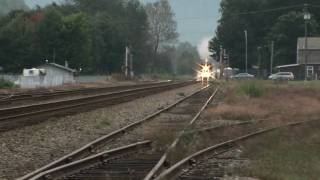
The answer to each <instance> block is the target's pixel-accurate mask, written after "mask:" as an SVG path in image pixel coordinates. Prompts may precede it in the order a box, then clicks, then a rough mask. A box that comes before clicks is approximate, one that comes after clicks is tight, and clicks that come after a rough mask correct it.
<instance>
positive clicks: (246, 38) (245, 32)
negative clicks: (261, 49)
mask: <svg viewBox="0 0 320 180" xmlns="http://www.w3.org/2000/svg"><path fill="white" fill-rule="evenodd" d="M244 35H245V40H246V73H248V31H247V30H245V31H244Z"/></svg>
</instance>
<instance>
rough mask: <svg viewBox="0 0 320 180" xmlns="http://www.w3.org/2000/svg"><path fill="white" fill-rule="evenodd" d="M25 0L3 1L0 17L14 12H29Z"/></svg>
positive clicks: (1, 2)
mask: <svg viewBox="0 0 320 180" xmlns="http://www.w3.org/2000/svg"><path fill="white" fill-rule="evenodd" d="M28 9H29V8H28V6H27V5H26V4H25V2H24V0H1V1H0V15H4V14H7V13H9V12H10V11H12V10H28Z"/></svg>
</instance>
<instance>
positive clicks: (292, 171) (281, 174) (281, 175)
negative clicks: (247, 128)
mask: <svg viewBox="0 0 320 180" xmlns="http://www.w3.org/2000/svg"><path fill="white" fill-rule="evenodd" d="M319 130H320V123H319V122H318V123H314V124H311V125H307V126H303V127H296V128H294V129H287V130H284V131H277V132H273V133H271V134H268V135H265V136H264V137H257V138H256V139H255V140H253V141H251V140H250V141H248V143H247V144H246V145H244V147H245V148H244V149H245V150H244V157H246V158H249V159H251V160H252V163H251V165H250V167H249V168H248V169H242V170H241V171H240V174H242V175H243V176H250V177H256V178H259V179H268V180H311V179H312V180H313V179H314V180H315V179H319V177H320V153H319V149H320V131H319ZM262 139H263V140H262Z"/></svg>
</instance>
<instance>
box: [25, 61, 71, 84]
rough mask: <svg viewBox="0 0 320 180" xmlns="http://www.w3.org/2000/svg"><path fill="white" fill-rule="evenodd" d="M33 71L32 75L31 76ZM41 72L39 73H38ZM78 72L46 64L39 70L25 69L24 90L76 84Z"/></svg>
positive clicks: (65, 67) (53, 64)
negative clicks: (75, 75) (75, 76)
mask: <svg viewBox="0 0 320 180" xmlns="http://www.w3.org/2000/svg"><path fill="white" fill-rule="evenodd" d="M30 71H32V73H31V74H32V75H30V73H29V72H30ZM38 72H39V73H38ZM75 73H76V70H74V69H71V68H69V67H68V66H62V65H59V64H56V63H46V64H43V65H41V66H39V67H37V68H32V69H24V72H23V74H24V75H23V76H22V77H21V79H20V83H19V84H20V86H21V87H22V88H36V87H54V86H61V85H63V84H70V83H75V79H74V74H75Z"/></svg>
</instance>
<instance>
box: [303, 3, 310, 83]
mask: <svg viewBox="0 0 320 180" xmlns="http://www.w3.org/2000/svg"><path fill="white" fill-rule="evenodd" d="M308 6H309V5H308V4H305V5H304V27H305V31H304V40H305V41H304V65H305V78H304V80H305V81H307V80H308V21H309V20H310V19H311V15H310V13H309V10H308Z"/></svg>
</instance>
